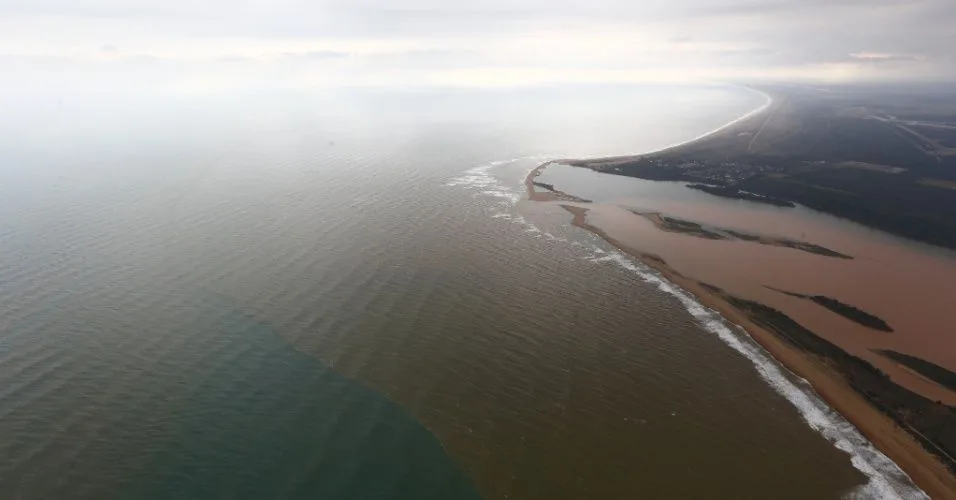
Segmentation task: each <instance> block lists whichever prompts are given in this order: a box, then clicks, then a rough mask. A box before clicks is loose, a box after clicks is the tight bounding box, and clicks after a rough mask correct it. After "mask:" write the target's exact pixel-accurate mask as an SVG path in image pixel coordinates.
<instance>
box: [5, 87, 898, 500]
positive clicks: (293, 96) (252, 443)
mask: <svg viewBox="0 0 956 500" xmlns="http://www.w3.org/2000/svg"><path fill="white" fill-rule="evenodd" d="M0 101H2V102H3V104H4V109H5V110H9V112H8V113H6V115H5V117H4V118H3V119H2V120H0V123H2V124H0V491H2V492H3V495H2V496H3V497H5V498H7V497H9V498H25V499H32V498H58V499H59V498H62V499H82V498H90V499H94V498H95V499H104V498H137V499H138V498H156V499H160V498H164V499H165V498H169V499H182V498H321V499H353V498H354V499H379V498H380V499H420V498H434V499H451V498H461V499H473V498H474V499H477V498H485V499H505V498H507V499H581V498H588V499H591V498H594V499H598V498H601V499H604V498H607V499H617V498H622V499H624V498H755V499H757V498H761V499H762V498H794V499H803V498H815V499H816V498H821V499H822V498H854V497H864V498H865V497H879V496H880V495H881V493H880V492H881V491H885V490H881V489H880V488H881V483H880V481H881V480H883V479H882V476H881V475H880V474H879V472H878V471H877V472H872V471H870V472H872V473H867V471H866V470H865V467H863V466H861V465H860V463H859V460H862V458H860V457H859V456H858V455H854V456H852V457H851V455H850V454H848V453H846V452H845V451H842V449H841V448H843V449H846V447H845V446H841V443H840V442H839V439H834V438H833V435H832V434H830V435H828V434H827V432H826V429H823V430H821V426H824V427H825V426H826V425H827V422H824V423H820V422H819V421H814V420H813V419H811V418H808V416H807V413H806V412H805V411H800V410H799V408H798V407H797V406H795V405H794V403H793V397H789V396H787V395H786V394H785V391H780V390H779V387H774V386H773V384H772V383H768V380H771V382H772V381H773V380H776V379H768V377H767V376H766V373H764V370H765V367H762V366H761V364H760V363H757V364H755V362H754V361H753V356H747V355H742V353H744V354H746V352H744V351H745V350H746V349H748V348H754V346H753V345H752V344H750V343H747V339H746V338H745V337H743V336H741V335H739V332H735V331H732V330H733V327H732V325H725V324H723V323H722V322H721V321H720V319H719V318H717V317H716V316H714V315H713V314H712V313H709V312H708V311H706V310H702V309H701V308H700V306H696V305H695V304H694V302H693V300H692V299H691V298H690V297H689V296H686V295H682V294H681V293H680V292H679V290H672V289H668V285H667V284H666V283H662V282H660V281H659V280H658V281H655V279H654V277H653V276H652V275H650V274H647V273H646V272H645V271H644V270H642V269H643V268H642V267H641V266H640V265H639V263H637V262H634V261H632V260H630V259H627V258H625V257H623V256H622V255H620V254H618V253H615V252H614V250H613V249H612V248H610V247H609V246H608V245H606V244H605V243H604V242H602V241H600V240H599V239H598V238H597V237H595V236H593V235H590V234H588V233H586V232H584V231H582V230H580V229H577V228H574V227H572V226H571V225H570V223H569V222H570V217H569V216H568V214H567V213H564V212H563V211H562V210H560V209H555V210H550V209H541V208H537V207H531V206H529V204H528V203H527V202H525V201H524V198H525V196H524V191H523V190H524V186H523V180H524V177H525V175H527V173H528V172H529V171H530V170H531V169H533V168H534V167H535V166H537V165H538V164H540V163H542V162H544V161H547V160H550V159H556V158H568V157H588V156H607V155H620V154H631V153H638V152H643V151H651V150H655V149H659V148H661V147H665V146H668V145H671V144H675V143H679V142H682V141H686V140H689V139H691V138H694V137H697V136H699V135H701V134H704V133H706V132H708V131H710V130H713V129H715V128H717V127H720V126H721V125H723V124H725V123H728V122H730V121H732V120H734V119H736V118H738V117H739V116H742V115H744V114H746V113H748V112H751V111H753V110H754V109H757V108H759V107H760V106H762V105H763V104H764V103H765V96H763V95H761V94H759V93H756V92H753V91H750V90H748V89H742V88H738V87H732V86H717V85H714V86H677V87H674V86H671V87H668V86H649V85H648V86H608V87H594V86H566V87H563V86H555V87H542V88H530V89H507V90H506V89H493V90H476V89H362V90H338V91H331V90H325V91H314V92H296V93H291V92H285V93H279V92H265V91H264V92H262V93H257V94H246V95H229V96H208V95H178V94H167V95H149V96H141V95H136V94H135V93H132V92H130V93H128V94H123V95H89V94H87V95H78V94H64V95H58V96H49V95H15V96H3V97H2V99H0ZM715 325H720V326H721V328H724V329H725V330H727V333H726V334H725V333H724V330H720V329H719V328H717V327H716V326H715ZM728 335H729V337H728ZM728 338H733V339H735V341H737V342H741V343H742V344H740V345H743V346H744V348H743V350H742V348H738V347H733V346H732V344H733V342H731V341H728ZM781 377H783V379H785V380H787V381H788V382H787V383H789V384H791V385H792V386H793V387H794V389H795V390H797V391H806V390H807V389H808V388H807V387H806V386H805V383H804V384H803V385H801V381H800V380H794V378H793V377H792V376H790V375H787V374H786V373H784V374H783V375H781ZM824 410H826V409H825V408H824Z"/></svg>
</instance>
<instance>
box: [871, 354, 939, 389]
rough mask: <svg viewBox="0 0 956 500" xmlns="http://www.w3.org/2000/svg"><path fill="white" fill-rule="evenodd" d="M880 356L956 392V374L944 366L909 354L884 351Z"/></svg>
mask: <svg viewBox="0 0 956 500" xmlns="http://www.w3.org/2000/svg"><path fill="white" fill-rule="evenodd" d="M878 352H879V353H880V354H882V355H884V356H886V357H888V358H890V359H892V360H893V361H896V362H897V363H899V364H901V365H904V366H906V367H908V368H910V369H911V370H913V371H915V372H917V373H919V374H920V375H922V376H924V377H926V378H928V379H930V380H932V381H933V382H936V383H937V384H939V385H941V386H943V387H946V388H948V389H952V390H954V391H956V373H954V372H951V371H949V370H947V369H946V368H943V367H942V366H939V365H936V364H933V363H930V362H929V361H926V360H925V359H920V358H917V357H914V356H910V355H909V354H903V353H901V352H896V351H891V350H883V351H878Z"/></svg>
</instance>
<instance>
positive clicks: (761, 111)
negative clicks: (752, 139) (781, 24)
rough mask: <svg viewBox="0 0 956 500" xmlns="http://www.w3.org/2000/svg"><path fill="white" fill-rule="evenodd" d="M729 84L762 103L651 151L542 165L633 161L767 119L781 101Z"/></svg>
mask: <svg viewBox="0 0 956 500" xmlns="http://www.w3.org/2000/svg"><path fill="white" fill-rule="evenodd" d="M731 86H733V87H738V88H742V89H747V90H749V91H751V92H755V93H757V94H760V95H761V96H763V98H764V103H763V104H761V105H760V106H758V107H756V108H754V109H752V110H750V111H748V112H746V113H744V114H742V115H740V116H738V117H737V118H734V119H733V120H731V121H729V122H727V123H725V124H723V125H721V126H719V127H717V128H715V129H713V130H710V131H708V132H704V133H703V134H700V135H698V136H697V137H694V138H692V139H688V140H686V141H681V142H677V143H674V144H670V145H668V146H664V147H661V148H658V149H653V150H651V151H645V152H643V153H640V154H630V155H620V156H602V157H597V158H588V159H585V160H582V159H557V160H550V161H548V162H547V163H545V164H544V165H542V166H546V165H548V164H551V163H563V164H569V165H573V166H579V167H585V168H592V165H593V164H599V165H608V164H611V165H613V164H614V163H617V162H630V161H634V160H636V159H639V158H642V157H644V156H648V155H654V154H660V153H665V152H667V151H670V150H673V149H678V148H682V147H685V146H689V145H691V144H694V143H696V142H700V141H703V140H705V139H709V138H711V137H713V136H716V135H718V134H720V133H722V132H724V131H726V130H728V129H731V128H733V127H735V126H737V125H740V124H741V123H744V122H746V121H748V120H751V119H754V118H758V117H760V116H761V115H768V116H767V118H768V119H769V118H770V116H771V114H772V112H773V111H774V110H775V107H776V106H778V105H779V104H780V103H781V102H780V99H778V98H774V96H773V95H772V94H770V93H768V92H766V91H763V90H758V89H756V88H753V87H747V86H743V85H731Z"/></svg>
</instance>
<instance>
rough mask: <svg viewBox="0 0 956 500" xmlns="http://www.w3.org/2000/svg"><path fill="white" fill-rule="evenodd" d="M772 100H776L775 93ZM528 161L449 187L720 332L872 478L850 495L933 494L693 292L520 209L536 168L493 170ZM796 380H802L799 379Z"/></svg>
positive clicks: (907, 498)
mask: <svg viewBox="0 0 956 500" xmlns="http://www.w3.org/2000/svg"><path fill="white" fill-rule="evenodd" d="M768 99H770V98H769V96H768ZM769 105H770V102H767V103H765V104H764V106H762V107H761V108H758V109H757V110H754V111H751V112H750V113H747V114H746V115H743V116H742V117H740V118H737V119H736V120H735V121H734V122H731V124H733V123H737V122H739V121H740V120H743V119H746V118H748V117H750V116H753V115H754V114H756V113H758V112H762V111H763V110H765V109H766V107H768V106H769ZM731 124H728V125H724V126H723V127H719V128H718V129H715V130H714V131H711V132H708V133H707V134H704V135H703V136H706V135H709V134H712V133H715V132H717V131H719V130H722V129H723V128H725V127H728V126H730V125H731ZM703 136H701V137H703ZM693 140H697V139H693ZM688 142H690V141H688ZM671 147H673V146H671ZM525 160H527V161H530V160H543V158H542V157H522V158H513V159H510V160H497V161H493V162H489V163H487V164H484V165H480V166H476V167H472V168H470V169H468V170H466V171H465V172H464V173H463V174H462V175H461V176H459V177H456V178H455V179H452V180H451V181H449V182H448V183H447V185H448V186H460V187H466V188H470V189H471V190H473V191H475V194H474V195H475V196H476V197H486V198H488V199H491V200H500V201H499V203H498V204H497V205H496V206H495V207H496V209H495V210H494V212H493V214H492V217H495V218H498V219H504V220H507V221H510V222H512V223H515V224H521V225H523V226H526V230H525V233H527V234H528V235H530V236H533V237H536V238H546V239H549V240H552V241H561V242H565V243H569V244H571V245H573V246H577V247H581V248H582V249H583V250H584V251H585V253H584V255H583V257H584V258H585V259H586V260H588V261H590V262H593V263H596V264H612V265H616V266H619V267H620V268H623V269H625V270H627V271H629V272H632V273H634V274H635V275H637V276H638V277H639V278H640V279H642V280H643V281H645V282H647V283H649V284H652V285H655V286H656V287H657V288H658V290H660V291H661V292H664V293H666V294H668V295H671V296H673V297H674V298H676V299H677V300H678V301H679V302H680V303H681V305H682V306H683V307H684V309H686V310H687V312H689V313H690V314H691V316H693V317H694V318H695V319H696V320H697V322H698V323H699V324H700V325H701V326H702V327H703V328H704V329H706V330H707V331H708V332H710V333H713V334H714V335H716V336H717V337H718V338H719V339H720V340H721V341H722V342H724V343H725V344H726V345H728V346H729V347H730V348H731V349H733V350H735V351H737V352H738V353H740V354H741V355H743V356H744V357H746V358H747V359H748V360H750V362H751V363H753V365H754V367H755V368H756V370H757V373H758V374H759V375H760V377H761V378H762V379H763V380H764V381H766V382H767V384H768V385H770V387H771V388H773V390H774V391H776V392H777V393H778V394H780V395H781V396H783V397H784V398H786V400H787V401H789V402H790V404H792V405H793V406H794V408H795V409H796V410H797V411H798V412H799V413H800V415H801V416H802V418H803V420H804V421H805V422H806V423H807V424H808V425H809V426H810V428H811V429H813V430H814V431H816V432H818V433H819V434H820V435H822V436H823V437H824V438H826V439H827V440H828V441H829V442H830V443H832V444H833V445H834V446H835V447H836V448H837V449H839V450H841V451H843V452H845V453H847V454H848V455H849V456H850V460H851V463H852V465H853V466H854V467H855V468H856V469H857V470H859V471H860V472H861V473H863V474H864V475H865V476H866V477H867V479H868V482H867V483H866V484H863V485H861V486H859V487H857V488H855V489H854V490H853V491H851V492H849V493H848V494H847V496H846V497H847V498H850V499H864V498H866V499H869V498H873V499H890V500H896V499H899V500H911V499H912V500H917V499H919V500H922V499H928V498H929V497H928V496H927V495H926V494H925V493H924V492H923V491H922V490H920V489H919V488H918V487H917V486H915V485H914V484H913V482H912V480H911V479H910V478H909V476H908V475H907V474H906V473H905V472H903V470H902V469H900V468H899V466H897V465H896V463H894V462H893V461H892V460H890V459H889V457H887V456H886V455H884V454H883V453H882V452H881V451H879V450H878V449H876V447H875V446H874V445H873V444H872V443H870V442H869V440H867V439H866V437H864V436H863V435H862V434H861V433H860V431H859V430H857V428H856V427H855V426H854V425H853V424H851V423H850V422H849V421H847V420H846V419H845V418H843V416H842V415H840V414H839V413H838V412H837V411H836V410H834V409H833V408H831V407H830V406H829V405H827V404H826V402H825V401H823V399H822V398H820V396H818V395H817V394H816V392H815V391H814V389H813V387H812V386H811V385H810V383H809V382H807V381H806V380H804V379H802V378H800V377H798V376H797V375H795V374H793V373H792V372H791V371H790V370H789V369H787V368H786V367H784V366H783V365H781V364H780V363H779V362H778V361H777V360H776V359H775V358H773V356H771V355H770V354H769V353H768V352H767V351H766V350H764V349H763V347H761V346H760V345H759V344H757V343H756V342H755V341H754V340H753V339H751V338H750V335H749V334H748V333H747V332H746V331H745V330H744V329H743V328H742V327H740V326H739V325H735V324H733V323H731V322H729V321H727V320H726V319H725V318H724V317H723V316H721V315H720V313H718V312H717V311H714V310H712V309H710V308H708V307H706V306H704V305H703V304H701V303H700V302H698V301H697V300H696V299H695V298H694V297H693V295H691V294H690V293H689V292H687V291H685V290H684V289H682V288H680V287H678V286H677V285H675V284H674V283H671V282H670V281H667V280H666V279H665V278H664V277H663V276H661V275H660V274H659V273H657V272H656V271H654V270H653V269H651V268H650V267H648V266H646V265H644V264H643V263H641V262H640V261H639V260H637V259H634V258H632V257H630V256H628V255H626V254H623V253H621V252H619V251H616V250H606V249H603V248H601V247H600V243H598V242H597V241H596V240H600V238H599V237H597V236H593V235H591V236H593V239H592V241H594V243H591V244H584V243H581V242H579V241H573V240H568V239H567V238H564V237H560V236H555V235H554V234H552V233H549V232H547V231H544V230H542V229H541V228H539V227H537V226H535V225H534V224H533V223H531V222H529V221H528V220H527V219H525V218H524V217H523V216H521V215H520V214H518V213H516V210H515V208H516V205H517V203H518V201H520V200H521V198H522V193H523V191H522V189H523V181H524V178H525V177H527V175H528V174H529V173H530V169H529V170H527V171H524V172H523V175H522V177H521V178H520V180H519V182H517V183H515V186H514V187H512V186H508V185H507V184H506V183H504V182H502V181H501V180H499V179H498V178H497V177H495V176H494V175H492V171H494V170H495V169H498V168H501V167H504V166H507V165H510V164H513V163H516V162H519V161H525ZM535 167H537V165H535ZM589 235H590V233H589ZM601 241H603V240H601ZM793 380H796V381H797V383H795V382H794V381H793Z"/></svg>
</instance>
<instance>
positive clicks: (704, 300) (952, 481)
mask: <svg viewBox="0 0 956 500" xmlns="http://www.w3.org/2000/svg"><path fill="white" fill-rule="evenodd" d="M750 116H753V114H751V115H750ZM737 122H739V120H738V121H737ZM737 122H735V123H737ZM723 128H726V127H722V128H721V129H723ZM708 135H709V134H708ZM694 140H697V139H694ZM689 142H693V141H689ZM552 163H560V161H549V162H546V163H543V164H541V165H539V166H538V167H536V168H535V169H533V170H532V171H531V172H529V173H528V175H527V176H526V178H525V188H526V191H527V195H528V199H529V200H530V201H535V202H550V203H553V204H557V205H559V206H561V207H562V208H563V209H565V210H567V211H568V212H570V213H571V214H572V215H573V220H572V222H571V223H572V225H574V226H576V227H579V228H581V229H584V230H586V231H588V232H591V233H593V234H595V235H597V236H599V237H601V238H602V239H603V240H605V241H607V242H608V243H609V244H611V245H612V246H614V247H615V248H617V249H618V250H620V251H621V252H623V253H625V254H626V255H629V256H631V257H633V258H636V259H638V260H639V261H640V262H642V263H643V264H644V265H646V266H648V267H649V268H650V269H652V270H653V271H655V272H656V273H657V274H659V275H660V277H662V278H663V279H664V280H666V281H667V282H669V283H671V284H673V285H675V286H677V287H678V288H679V289H681V290H683V291H685V292H687V293H689V294H690V295H691V296H692V297H693V298H694V299H695V300H696V301H697V302H698V303H700V304H701V305H703V306H705V307H707V308H709V309H711V310H713V311H716V312H717V313H718V314H719V316H720V317H721V318H723V319H725V320H726V321H728V322H729V323H732V324H733V325H737V326H739V327H740V328H741V329H743V331H744V332H746V334H747V335H748V336H749V337H750V338H751V339H753V340H754V341H755V342H756V343H757V344H758V345H759V346H761V348H762V349H763V350H764V351H765V352H766V353H767V354H768V355H769V357H770V358H772V359H773V360H775V361H776V363H777V364H778V365H780V366H782V367H783V368H784V369H785V370H788V371H790V372H791V373H793V374H795V375H796V376H798V377H801V378H803V379H805V380H806V381H807V382H809V384H810V385H811V387H812V391H813V392H814V393H815V394H816V395H817V396H818V397H819V398H820V399H821V400H822V401H823V402H824V403H825V404H826V405H828V406H829V407H830V408H832V409H833V410H834V411H836V412H837V413H839V414H840V415H841V416H842V417H843V418H844V419H845V420H846V421H847V422H849V423H850V424H851V425H852V426H853V427H855V428H856V429H857V430H858V431H859V433H860V434H861V435H862V436H863V437H864V438H865V439H866V440H867V441H869V443H870V444H871V445H872V446H873V447H874V448H876V449H877V450H879V451H880V452H881V453H883V454H884V455H885V456H886V457H887V458H888V459H889V460H891V461H892V462H893V463H894V464H895V465H896V466H897V467H899V469H901V470H902V471H903V472H904V473H905V474H906V475H907V476H909V478H910V480H911V481H912V482H913V483H914V484H915V485H916V486H917V487H918V488H920V489H921V490H922V491H923V492H924V493H925V494H927V495H929V496H930V497H932V498H941V499H954V500H956V475H954V474H953V473H952V471H950V469H948V468H947V467H946V466H945V465H944V464H943V462H942V461H940V460H939V459H937V457H935V456H933V455H932V454H931V453H930V452H929V451H927V450H926V449H925V448H924V447H923V445H922V444H920V443H919V442H918V441H917V440H916V438H915V437H914V436H913V435H912V434H911V433H910V432H909V431H907V430H905V429H903V428H902V427H900V425H899V424H897V423H896V422H895V421H894V420H893V419H892V418H890V417H889V416H888V415H887V414H886V413H884V412H882V411H881V410H880V409H878V408H877V407H876V406H874V405H873V404H872V403H871V402H870V401H868V400H867V399H866V398H865V396H864V395H863V394H861V393H860V392H858V391H857V390H856V389H854V388H853V387H852V386H851V385H850V383H849V381H848V380H847V379H846V378H845V377H844V376H843V375H842V374H840V373H839V372H837V371H836V370H835V369H834V368H833V367H831V366H828V365H827V364H826V362H825V359H824V358H820V357H818V356H816V355H814V354H812V353H810V352H806V351H803V350H801V349H799V348H797V347H795V346H793V345H792V344H789V343H787V341H786V340H785V339H784V338H783V337H781V336H780V335H779V334H776V333H774V332H772V331H770V330H768V329H767V328H764V327H762V326H759V325H758V324H757V323H756V321H754V319H753V318H751V316H750V315H748V314H747V313H746V312H744V311H743V310H741V309H739V308H738V307H735V306H734V305H733V304H731V303H730V302H729V301H728V300H727V299H726V298H724V297H723V296H722V295H721V294H719V293H716V291H715V290H713V289H711V288H710V287H708V286H707V285H706V284H703V283H700V282H698V281H696V280H694V279H692V278H691V277H688V276H684V275H682V274H680V273H678V272H677V271H676V270H674V269H673V268H671V267H670V266H669V265H668V264H667V263H666V261H665V260H664V259H662V258H661V257H659V256H657V255H650V254H646V253H644V252H641V251H639V250H636V249H634V248H631V247H629V246H628V245H626V244H624V243H622V242H620V241H617V240H615V239H614V238H612V237H610V236H609V235H608V234H607V233H606V232H604V231H603V230H601V229H600V228H598V227H596V226H593V225H591V224H589V223H588V222H587V212H588V210H589V209H588V208H587V207H586V205H587V204H588V202H587V201H586V200H581V199H579V198H577V197H574V196H572V195H569V194H567V193H563V192H561V191H556V190H554V189H549V190H548V192H538V191H536V190H535V187H536V186H537V185H539V184H536V183H535V179H536V178H537V177H538V176H539V175H540V174H541V172H542V171H543V170H544V169H545V168H546V167H547V166H548V165H550V164H552ZM791 402H792V401H791ZM834 444H836V443H834ZM844 451H846V450H844ZM857 468H858V469H859V467H857ZM861 472H863V471H862V469H861ZM865 474H866V473H865ZM866 475H867V476H868V477H869V478H870V480H871V481H870V482H872V481H873V479H874V477H873V475H871V474H866ZM876 475H877V476H879V475H880V474H879V473H876Z"/></svg>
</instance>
